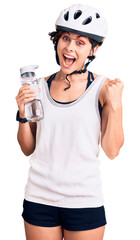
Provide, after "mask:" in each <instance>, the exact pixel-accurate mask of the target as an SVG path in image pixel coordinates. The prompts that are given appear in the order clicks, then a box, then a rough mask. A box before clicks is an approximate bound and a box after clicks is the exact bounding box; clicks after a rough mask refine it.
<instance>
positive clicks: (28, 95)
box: [16, 86, 36, 156]
mask: <svg viewBox="0 0 140 240" xmlns="http://www.w3.org/2000/svg"><path fill="white" fill-rule="evenodd" d="M34 98H35V92H34V90H32V89H30V87H29V86H24V87H22V88H20V90H19V93H18V95H17V96H16V101H17V104H18V108H19V112H20V117H21V118H25V117H26V116H25V107H24V103H26V102H28V101H32V100H33V99H34ZM17 139H18V143H19V145H20V147H21V150H22V152H23V153H24V154H25V155H26V156H29V155H30V154H32V153H33V151H34V149H35V144H36V123H32V122H26V123H20V122H19V128H18V133H17Z"/></svg>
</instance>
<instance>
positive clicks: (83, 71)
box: [64, 56, 94, 91]
mask: <svg viewBox="0 0 140 240" xmlns="http://www.w3.org/2000/svg"><path fill="white" fill-rule="evenodd" d="M93 59H94V56H92V57H90V59H89V60H88V62H87V63H86V64H85V68H84V69H83V70H79V71H77V70H76V71H74V72H72V73H69V74H67V75H66V80H67V81H68V83H69V87H67V88H64V91H66V90H67V89H69V88H70V87H71V83H70V80H69V79H68V76H70V75H73V74H81V73H85V72H86V71H87V67H88V65H89V64H90V63H91V62H92V61H93Z"/></svg>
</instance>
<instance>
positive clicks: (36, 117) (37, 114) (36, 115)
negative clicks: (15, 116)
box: [20, 65, 44, 122]
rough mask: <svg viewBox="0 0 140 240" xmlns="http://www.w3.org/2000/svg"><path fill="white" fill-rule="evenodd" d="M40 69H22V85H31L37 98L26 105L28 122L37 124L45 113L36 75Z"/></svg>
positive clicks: (34, 67)
mask: <svg viewBox="0 0 140 240" xmlns="http://www.w3.org/2000/svg"><path fill="white" fill-rule="evenodd" d="M36 68H38V66H37V65H29V66H25V67H22V68H20V74H21V85H22V86H24V85H25V84H26V85H27V84H28V85H30V88H31V89H33V90H35V92H36V98H35V99H34V100H32V101H30V102H27V103H25V115H26V118H27V120H28V121H30V122H37V121H40V120H41V119H43V117H44V111H43V106H42V102H41V100H40V94H39V86H38V81H39V80H38V79H37V78H36V75H35V70H36Z"/></svg>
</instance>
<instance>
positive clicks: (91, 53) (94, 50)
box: [89, 45, 99, 56]
mask: <svg viewBox="0 0 140 240" xmlns="http://www.w3.org/2000/svg"><path fill="white" fill-rule="evenodd" d="M98 47H99V46H98V45H96V46H95V47H94V49H92V48H91V50H90V53H89V56H92V55H93V53H96V51H97V49H98Z"/></svg>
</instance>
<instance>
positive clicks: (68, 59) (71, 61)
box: [65, 58, 74, 66]
mask: <svg viewBox="0 0 140 240" xmlns="http://www.w3.org/2000/svg"><path fill="white" fill-rule="evenodd" d="M65 63H66V64H67V65H68V66H70V65H72V64H73V63H74V59H70V58H65Z"/></svg>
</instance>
